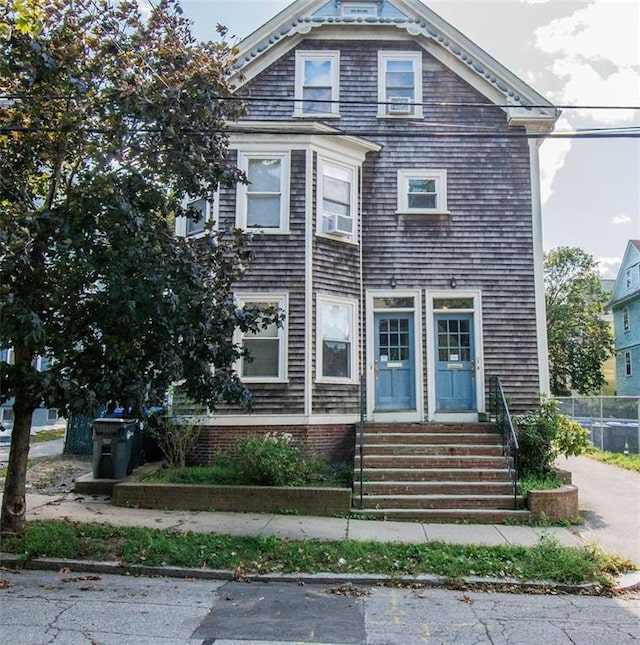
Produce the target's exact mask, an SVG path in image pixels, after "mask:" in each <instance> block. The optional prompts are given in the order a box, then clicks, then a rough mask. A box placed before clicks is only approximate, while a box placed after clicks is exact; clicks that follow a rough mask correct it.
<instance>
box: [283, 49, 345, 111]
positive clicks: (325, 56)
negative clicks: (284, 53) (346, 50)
mask: <svg viewBox="0 0 640 645" xmlns="http://www.w3.org/2000/svg"><path fill="white" fill-rule="evenodd" d="M313 60H316V61H329V63H330V64H331V101H332V102H331V103H330V104H329V105H328V107H329V110H328V111H326V112H312V111H308V110H305V109H304V103H305V101H303V90H304V72H305V63H306V62H307V61H313ZM295 99H296V102H295V103H294V109H293V116H295V117H302V118H305V117H306V118H308V117H312V118H319V117H320V118H323V119H327V118H339V117H340V103H339V100H340V52H339V51H338V50H332V51H329V50H319V51H311V50H297V51H296V67H295ZM307 102H309V103H310V102H311V101H309V100H307Z"/></svg>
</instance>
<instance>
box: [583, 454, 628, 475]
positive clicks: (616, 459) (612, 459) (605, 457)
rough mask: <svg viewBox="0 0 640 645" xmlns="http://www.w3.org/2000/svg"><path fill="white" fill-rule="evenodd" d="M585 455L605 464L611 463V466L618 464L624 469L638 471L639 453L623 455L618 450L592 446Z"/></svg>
mask: <svg viewBox="0 0 640 645" xmlns="http://www.w3.org/2000/svg"><path fill="white" fill-rule="evenodd" d="M587 457H589V458H590V459H595V460H596V461H602V462H604V463H605V464H612V465H613V466H618V467H619V468H624V469H625V470H632V471H634V472H636V473H640V455H635V454H629V455H625V454H623V453H619V452H606V451H602V450H598V449H597V448H593V449H591V450H589V452H588V453H587Z"/></svg>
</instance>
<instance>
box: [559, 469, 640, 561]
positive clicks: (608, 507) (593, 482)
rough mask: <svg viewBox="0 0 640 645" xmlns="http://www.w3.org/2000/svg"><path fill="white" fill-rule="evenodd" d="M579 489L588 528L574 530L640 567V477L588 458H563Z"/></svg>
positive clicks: (585, 525)
mask: <svg viewBox="0 0 640 645" xmlns="http://www.w3.org/2000/svg"><path fill="white" fill-rule="evenodd" d="M558 465H559V466H560V467H561V468H564V469H566V470H569V471H571V475H572V481H573V483H574V484H575V485H576V486H577V487H578V495H579V505H580V512H581V515H582V516H583V517H584V519H585V524H584V526H576V527H574V530H575V531H576V532H577V533H578V534H579V535H580V537H582V538H583V539H584V540H586V541H589V542H595V543H596V544H598V545H599V546H601V547H602V548H603V549H604V550H605V551H610V552H612V553H617V554H619V555H622V556H625V557H627V558H630V559H631V560H633V561H634V562H636V563H637V564H639V565H640V474H639V473H635V472H633V471H631V470H624V469H623V468H618V467H617V466H611V465H610V464H603V463H601V462H599V461H595V460H594V459H589V458H588V457H570V458H569V459H564V458H563V459H560V460H559V462H558Z"/></svg>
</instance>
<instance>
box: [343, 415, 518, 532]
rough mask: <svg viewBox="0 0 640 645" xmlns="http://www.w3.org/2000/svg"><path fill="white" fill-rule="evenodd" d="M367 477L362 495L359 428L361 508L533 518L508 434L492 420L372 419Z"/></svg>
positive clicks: (357, 508) (452, 516) (398, 515)
mask: <svg viewBox="0 0 640 645" xmlns="http://www.w3.org/2000/svg"><path fill="white" fill-rule="evenodd" d="M362 480H363V483H362V495H361V490H360V440H359V436H358V435H357V433H356V457H355V472H354V484H353V503H352V507H353V511H354V512H356V513H362V514H363V515H365V516H372V517H376V518H381V519H396V520H397V519H407V520H421V521H425V522H456V521H468V522H474V523H476V522H477V523H480V522H484V523H500V522H505V521H507V522H527V521H528V520H529V517H530V514H529V511H528V510H526V509H525V508H524V499H523V498H522V497H521V496H519V495H518V496H516V497H515V498H514V494H513V489H512V484H511V479H510V474H509V463H508V462H507V460H506V459H505V457H503V455H502V440H501V437H500V435H499V434H498V433H497V432H496V430H495V427H494V426H493V424H491V423H464V424H459V423H456V424H448V423H437V424H436V423H427V424H422V423H408V424H388V423H385V424H377V423H371V424H367V425H366V426H365V433H364V448H363V455H362ZM361 501H362V505H361ZM514 502H515V503H514ZM514 506H515V508H514Z"/></svg>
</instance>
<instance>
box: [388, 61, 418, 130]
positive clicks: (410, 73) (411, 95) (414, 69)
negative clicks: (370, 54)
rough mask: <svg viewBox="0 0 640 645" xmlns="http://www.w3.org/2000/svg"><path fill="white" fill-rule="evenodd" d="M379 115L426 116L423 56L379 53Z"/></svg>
mask: <svg viewBox="0 0 640 645" xmlns="http://www.w3.org/2000/svg"><path fill="white" fill-rule="evenodd" d="M378 103H379V105H378V116H387V117H422V105H421V103H422V54H421V53H420V52H384V51H381V52H378Z"/></svg>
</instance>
